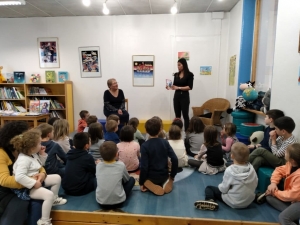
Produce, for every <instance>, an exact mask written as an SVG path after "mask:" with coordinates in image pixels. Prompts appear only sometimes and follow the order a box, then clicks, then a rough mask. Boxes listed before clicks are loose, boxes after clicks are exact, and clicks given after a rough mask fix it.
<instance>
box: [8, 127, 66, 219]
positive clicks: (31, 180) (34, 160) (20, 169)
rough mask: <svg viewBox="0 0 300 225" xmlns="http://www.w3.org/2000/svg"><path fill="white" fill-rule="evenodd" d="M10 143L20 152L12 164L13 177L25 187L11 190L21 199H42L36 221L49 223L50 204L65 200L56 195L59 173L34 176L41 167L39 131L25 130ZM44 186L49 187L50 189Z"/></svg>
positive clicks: (59, 180) (61, 202) (59, 179)
mask: <svg viewBox="0 0 300 225" xmlns="http://www.w3.org/2000/svg"><path fill="white" fill-rule="evenodd" d="M11 144H12V145H13V146H14V148H15V149H16V150H17V151H18V152H19V153H20V154H19V156H18V159H17V161H16V162H15V163H14V166H13V171H14V175H15V179H16V181H17V182H18V183H20V184H21V185H23V186H24V187H25V188H24V189H13V191H14V192H15V193H16V194H17V195H18V197H20V198H21V199H23V200H30V199H39V200H44V202H43V205H42V217H41V218H40V219H39V220H38V221H37V224H38V225H51V224H52V223H51V219H50V212H51V208H52V206H53V205H63V204H65V203H66V202H67V200H66V199H63V198H60V197H58V191H59V188H60V183H61V178H60V176H59V175H57V174H53V175H48V176H46V178H45V180H41V179H40V178H39V179H37V178H36V177H35V176H36V175H37V174H38V173H39V170H40V169H41V167H42V166H41V161H40V160H39V157H38V156H37V153H38V152H39V151H40V150H41V147H42V146H41V133H40V132H39V131H38V130H31V131H27V132H25V133H23V134H21V135H18V136H16V137H14V138H13V139H12V140H11ZM44 187H50V190H49V189H47V188H44ZM12 224H13V222H12Z"/></svg>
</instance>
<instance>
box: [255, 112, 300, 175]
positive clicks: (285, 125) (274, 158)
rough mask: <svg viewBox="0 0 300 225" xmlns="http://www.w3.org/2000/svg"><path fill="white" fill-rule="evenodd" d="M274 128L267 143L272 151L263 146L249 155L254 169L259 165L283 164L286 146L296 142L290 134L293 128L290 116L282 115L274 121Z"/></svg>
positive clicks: (273, 165)
mask: <svg viewBox="0 0 300 225" xmlns="http://www.w3.org/2000/svg"><path fill="white" fill-rule="evenodd" d="M274 125H275V130H273V131H271V132H270V140H269V145H270V147H271V150H272V152H269V151H268V150H266V149H264V148H258V149H255V150H254V151H253V152H252V153H251V154H250V157H249V162H250V163H251V164H252V166H253V167H254V169H255V171H257V170H258V169H259V167H261V166H270V167H273V168H275V167H277V166H282V165H284V164H285V162H286V161H285V159H284V155H285V150H286V148H287V147H288V146H289V145H291V144H293V143H295V142H297V141H296V139H295V137H294V135H293V134H292V132H293V130H294V129H295V122H294V120H293V119H292V118H291V117H288V116H283V117H280V118H278V119H276V120H275V121H274Z"/></svg>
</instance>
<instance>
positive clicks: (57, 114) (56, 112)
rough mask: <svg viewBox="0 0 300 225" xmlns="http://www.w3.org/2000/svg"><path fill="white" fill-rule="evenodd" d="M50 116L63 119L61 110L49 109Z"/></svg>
mask: <svg viewBox="0 0 300 225" xmlns="http://www.w3.org/2000/svg"><path fill="white" fill-rule="evenodd" d="M50 117H58V118H60V119H64V118H65V117H64V115H63V113H62V112H60V111H55V110H53V111H51V114H50Z"/></svg>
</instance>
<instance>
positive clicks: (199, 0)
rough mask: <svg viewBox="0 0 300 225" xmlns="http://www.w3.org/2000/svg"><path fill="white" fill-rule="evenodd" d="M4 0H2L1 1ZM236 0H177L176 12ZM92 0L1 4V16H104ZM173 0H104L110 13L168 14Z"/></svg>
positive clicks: (215, 8) (216, 7)
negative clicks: (84, 0) (86, 1)
mask: <svg viewBox="0 0 300 225" xmlns="http://www.w3.org/2000/svg"><path fill="white" fill-rule="evenodd" d="M0 1H4V0H0ZM238 1H239V0H221V1H220V0H177V4H178V13H204V12H221V11H223V12H228V11H230V10H231V9H232V8H233V7H234V6H235V4H236V3H237V2H238ZM104 2H105V0H91V5H90V6H89V7H85V6H84V5H83V4H82V0H26V5H22V6H0V18H25V17H60V16H104V14H103V13H102V3H104ZM173 4H174V0H106V5H107V7H108V8H109V10H110V15H145V14H170V9H171V7H172V5H173Z"/></svg>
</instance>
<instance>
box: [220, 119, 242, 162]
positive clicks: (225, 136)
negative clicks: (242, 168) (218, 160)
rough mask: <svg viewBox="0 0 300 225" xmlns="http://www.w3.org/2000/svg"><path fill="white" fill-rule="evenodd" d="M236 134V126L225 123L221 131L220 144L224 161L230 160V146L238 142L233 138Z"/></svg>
mask: <svg viewBox="0 0 300 225" xmlns="http://www.w3.org/2000/svg"><path fill="white" fill-rule="evenodd" d="M235 134H236V125H235V124H233V123H225V125H224V126H223V129H222V130H221V142H222V150H223V153H224V154H225V159H226V160H230V151H231V146H232V145H233V144H234V143H236V142H238V141H239V140H238V139H237V137H236V136H235Z"/></svg>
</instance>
